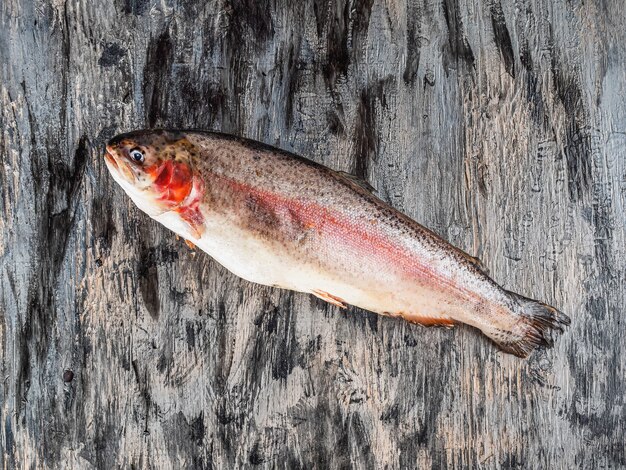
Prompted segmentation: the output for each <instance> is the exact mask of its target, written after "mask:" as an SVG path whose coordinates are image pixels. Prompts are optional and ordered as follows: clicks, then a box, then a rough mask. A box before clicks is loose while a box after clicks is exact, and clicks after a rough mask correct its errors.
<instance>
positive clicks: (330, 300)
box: [311, 289, 347, 308]
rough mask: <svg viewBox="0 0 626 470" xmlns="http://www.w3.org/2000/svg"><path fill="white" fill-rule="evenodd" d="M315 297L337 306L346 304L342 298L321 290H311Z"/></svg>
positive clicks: (341, 306)
mask: <svg viewBox="0 0 626 470" xmlns="http://www.w3.org/2000/svg"><path fill="white" fill-rule="evenodd" d="M311 293H312V294H313V295H314V296H315V297H317V298H318V299H322V300H325V301H326V302H328V303H329V304H333V305H335V306H337V307H339V308H346V307H347V305H346V304H345V303H344V300H343V299H341V298H339V297H336V296H334V295H331V294H329V293H328V292H324V291H323V290H318V289H316V290H313V291H312V292H311Z"/></svg>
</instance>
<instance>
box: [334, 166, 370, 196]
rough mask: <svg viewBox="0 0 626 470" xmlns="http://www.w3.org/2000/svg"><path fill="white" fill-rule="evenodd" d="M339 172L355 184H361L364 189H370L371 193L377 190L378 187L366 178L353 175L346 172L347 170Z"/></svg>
mask: <svg viewBox="0 0 626 470" xmlns="http://www.w3.org/2000/svg"><path fill="white" fill-rule="evenodd" d="M337 173H339V174H340V175H341V176H343V177H344V178H346V179H348V180H350V181H352V182H353V183H354V184H357V185H359V186H361V187H362V188H363V189H366V190H368V191H369V192H370V193H374V192H376V188H374V186H372V185H371V184H369V183H368V182H367V181H365V180H364V179H361V178H359V177H358V176H354V175H352V174H350V173H346V172H345V171H338V172H337Z"/></svg>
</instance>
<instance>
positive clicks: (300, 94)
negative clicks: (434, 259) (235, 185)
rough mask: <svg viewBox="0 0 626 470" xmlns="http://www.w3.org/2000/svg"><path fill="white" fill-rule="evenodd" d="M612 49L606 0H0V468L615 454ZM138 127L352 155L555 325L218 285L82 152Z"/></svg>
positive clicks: (617, 265)
mask: <svg viewBox="0 0 626 470" xmlns="http://www.w3.org/2000/svg"><path fill="white" fill-rule="evenodd" d="M625 70H626V14H625V13H624V9H623V3H622V2H621V1H619V0H606V1H600V0H596V1H593V0H586V1H582V0H443V1H434V2H431V1H430V0H426V1H418V0H408V2H407V3H405V2H403V1H401V0H398V1H393V0H388V1H387V2H383V1H380V0H376V1H374V0H363V1H358V2H356V1H354V2H350V1H347V2H346V1H341V0H329V1H322V0H317V1H308V2H272V3H270V4H265V3H263V2H257V1H255V0H222V1H209V2H204V1H196V2H192V1H175V0H162V1H150V0H115V1H107V2H92V1H86V0H77V1H67V2H64V1H63V0H35V1H27V0H22V1H19V0H2V1H1V2H0V157H1V162H2V166H1V167H0V187H1V188H2V191H1V194H2V198H1V199H0V214H1V219H0V240H1V245H0V283H1V286H0V312H1V315H2V316H1V321H0V343H1V345H2V348H1V353H0V354H2V356H1V361H0V367H1V369H2V370H1V376H2V380H1V381H0V399H1V403H0V413H1V422H0V448H1V449H2V452H1V453H0V455H2V459H3V466H2V468H9V469H12V468H76V469H87V468H101V469H111V468H135V469H143V468H155V469H156V468H159V469H161V468H236V467H248V466H255V465H258V466H260V467H267V468H271V467H277V468H315V467H316V468H349V467H354V468H383V467H385V468H454V467H456V468H468V467H473V468H573V467H579V468H624V467H626V450H625V444H624V441H625V438H624V436H625V435H626V406H625V401H626V398H625V397H626V348H625V344H626V328H625V324H626V321H625V320H624V305H625V301H626V294H625V282H624V281H625V277H626V266H625V265H626V262H625V260H626V250H625V248H624V247H625V246H626V230H625V224H626V222H625V220H626V219H625V217H626V72H625ZM151 126H168V127H194V128H204V129H216V130H221V131H224V132H230V133H234V134H237V135H241V136H245V137H249V138H253V139H257V140H261V141H263V142H267V143H270V144H273V145H277V146H279V147H282V148H284V149H288V150H291V151H295V152H297V153H299V154H302V155H304V156H307V157H309V158H312V159H314V160H316V161H319V162H322V163H324V164H327V165H329V166H331V167H333V168H336V169H339V170H345V171H350V172H353V173H355V174H357V175H359V176H362V177H365V178H366V179H367V180H369V181H370V182H371V183H372V185H373V186H375V187H376V188H377V191H378V195H379V196H380V197H381V198H383V199H384V200H386V201H389V202H390V203H391V204H393V205H394V206H395V207H397V208H399V209H401V210H403V211H405V212H406V213H407V214H409V215H410V216H412V217H414V218H415V219H416V220H418V221H420V222H421V223H423V224H424V225H426V226H428V227H430V228H432V229H433V230H435V231H436V232H438V233H439V234H441V235H442V236H443V237H445V238H447V239H448V240H450V241H451V242H453V243H454V244H456V245H458V246H459V247H461V248H463V249H465V250H466V251H468V252H469V253H471V254H473V255H477V256H479V257H480V258H481V259H482V260H483V262H484V263H485V265H486V266H487V267H488V268H489V269H490V271H491V274H492V276H493V277H494V279H496V280H497V281H498V282H500V283H502V284H503V285H504V286H505V287H506V288H509V289H511V290H515V291H517V292H520V293H522V294H525V295H528V296H532V297H534V298H539V299H543V300H545V301H548V302H550V303H552V304H554V305H556V306H558V307H559V308H560V309H562V310H563V311H565V312H566V313H568V314H569V315H570V316H571V317H572V326H571V327H570V328H569V329H568V330H567V332H566V334H565V335H563V336H562V337H561V339H560V340H559V341H558V342H557V344H556V347H555V348H554V349H552V350H549V351H542V352H538V353H536V354H534V355H533V356H532V357H531V358H530V359H528V360H520V359H517V358H515V357H512V356H507V355H504V354H502V353H500V352H498V351H497V349H496V348H495V347H494V346H493V345H492V344H491V343H490V342H489V341H488V340H486V339H485V338H484V337H483V336H482V335H480V334H478V333H477V332H476V331H475V330H473V329H471V328H469V327H464V326H461V327H457V328H455V329H453V330H445V329H426V328H420V327H418V326H415V325H409V324H407V323H403V322H402V321H397V320H394V319H389V318H381V317H377V316H376V315H374V314H369V313H366V312H363V311H359V310H357V309H349V310H348V311H345V312H344V311H339V310H338V309H337V308H335V307H332V306H328V305H326V304H324V303H323V302H321V301H319V300H317V299H315V298H312V297H310V296H307V295H300V294H291V293H287V292H281V291H278V290H274V289H270V288H264V287H259V286H256V285H251V284H248V283H246V282H244V281H242V280H240V279H238V278H236V277H235V276H233V275H232V274H230V273H229V272H227V271H226V270H225V269H223V268H222V267H220V266H219V265H217V264H216V263H215V262H214V261H212V260H211V259H210V258H209V257H208V256H205V255H204V254H202V253H193V252H192V251H191V250H190V249H188V248H187V247H186V246H185V245H184V244H183V243H182V241H179V240H177V239H176V238H175V237H174V235H173V234H172V233H170V232H168V231H167V230H166V229H164V228H163V227H161V226H160V225H157V224H156V223H155V222H153V221H151V220H150V219H149V218H148V217H147V216H146V215H145V214H143V213H141V212H140V211H139V210H138V209H136V208H135V207H134V206H133V205H132V203H131V201H130V200H129V198H128V197H126V195H125V194H123V192H122V190H121V189H120V188H119V187H117V186H116V184H115V183H114V182H113V180H112V178H111V177H110V175H109V174H108V172H107V171H106V168H105V165H104V161H103V159H102V153H103V144H104V142H105V141H106V139H108V138H109V137H111V136H113V135H114V134H116V133H118V132H122V131H127V130H131V129H135V128H142V127H151Z"/></svg>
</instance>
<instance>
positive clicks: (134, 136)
mask: <svg viewBox="0 0 626 470" xmlns="http://www.w3.org/2000/svg"><path fill="white" fill-rule="evenodd" d="M196 154H197V153H196V150H195V147H194V145H193V144H192V143H191V142H190V141H189V140H188V139H187V138H186V136H185V134H184V133H181V132H176V131H165V130H142V131H134V132H129V133H126V134H120V135H118V136H116V137H114V138H113V139H111V140H110V141H109V142H108V143H107V146H106V153H105V162H106V165H107V168H108V169H109V171H110V173H111V175H112V176H113V178H114V179H115V181H116V182H117V183H118V184H119V185H120V186H121V187H122V188H123V189H124V190H125V191H126V193H127V194H128V195H129V196H130V197H131V198H132V199H133V201H134V202H135V204H137V206H138V207H139V208H140V209H142V210H143V211H144V212H147V213H148V214H149V215H151V216H156V215H159V214H162V213H164V212H167V211H170V210H172V209H175V208H177V207H179V206H180V205H181V204H183V202H184V201H185V199H186V198H187V197H188V196H189V194H190V193H191V191H192V188H193V181H194V171H193V158H194V157H195V156H196Z"/></svg>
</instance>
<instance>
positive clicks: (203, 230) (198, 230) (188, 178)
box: [105, 130, 570, 357]
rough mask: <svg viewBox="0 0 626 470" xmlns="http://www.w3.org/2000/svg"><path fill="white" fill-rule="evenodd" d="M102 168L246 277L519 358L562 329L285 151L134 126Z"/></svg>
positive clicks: (158, 216)
mask: <svg viewBox="0 0 626 470" xmlns="http://www.w3.org/2000/svg"><path fill="white" fill-rule="evenodd" d="M105 160H106V165H107V167H108V168H109V170H110V172H111V174H112V175H113V178H114V179H115V181H117V183H118V184H119V185H120V186H121V187H122V188H123V189H124V190H125V191H126V193H127V194H128V195H129V196H130V197H131V199H132V200H133V201H134V202H135V204H136V205H137V206H138V207H139V208H140V209H141V210H143V211H144V212H146V213H147V214H148V215H149V216H150V217H152V218H153V219H155V220H157V221H158V222H160V223H161V224H163V225H165V226H166V227H167V228H169V229H170V230H172V231H174V232H176V233H177V234H178V235H180V236H181V237H183V238H185V239H186V240H188V241H189V242H191V243H193V244H194V245H196V246H198V247H199V248H201V249H202V250H203V251H205V252H206V253H208V254H209V255H210V256H212V257H213V258H214V259H215V260H217V261H218V262H219V263H220V264H222V265H223V266H225V267H226V268H227V269H229V270H230V271H232V272H233V273H235V274H236V275H238V276H240V277H242V278H244V279H247V280H248V281H251V282H256V283H259V284H265V285H268V286H274V287H280V288H283V289H290V290H294V291H299V292H307V293H310V294H313V295H315V296H317V297H319V298H321V299H323V300H325V301H327V302H330V303H331V304H333V305H336V306H338V307H345V306H346V305H347V304H350V305H355V306H357V307H360V308H363V309H365V310H370V311H372V312H376V313H379V314H382V315H389V316H395V317H402V318H404V319H405V320H407V321H409V322H413V323H420V324H423V325H446V326H451V325H453V324H454V323H455V322H462V323H467V324H469V325H472V326H474V327H476V328H479V329H480V330H481V331H482V332H483V333H484V334H486V335H487V336H488V337H489V338H491V339H492V340H493V341H494V342H495V343H496V344H498V346H500V348H502V349H503V350H504V351H506V352H508V353H512V354H515V355H517V356H520V357H526V356H527V355H528V354H529V353H530V352H531V351H532V350H533V349H534V348H536V347H537V346H548V347H549V346H552V344H553V341H552V336H551V333H552V331H553V330H555V329H556V330H559V331H563V325H568V324H569V323H570V321H569V318H568V317H567V316H565V315H564V314H562V313H561V312H559V311H557V310H556V309H555V308H553V307H550V306H549V305H546V304H544V303H541V302H537V301H534V300H531V299H528V298H526V297H522V296H521V295H518V294H515V293H513V292H509V291H507V290H505V289H503V288H502V287H500V286H499V285H498V284H496V283H495V282H494V281H493V280H492V279H491V278H490V277H489V276H488V275H487V274H486V273H485V272H484V271H483V270H482V269H481V267H480V265H479V263H478V261H477V260H476V259H475V258H473V257H471V256H469V255H468V254H466V253H464V252H463V251H461V250H459V249H458V248H455V247H454V246H452V245H450V244H449V243H447V242H446V241H445V240H443V239H441V238H440V237H439V236H437V235H436V234H435V233H433V232H431V231H430V230H428V229H426V228H424V227H422V226H421V225H420V224H418V223H417V222H415V221H414V220H412V219H410V218H409V217H407V216H406V215H404V214H402V213H400V212H398V211H397V210H396V209H394V208H393V207H391V206H390V205H388V204H386V203H385V202H383V201H381V200H380V199H378V198H377V197H375V196H374V195H373V194H372V193H371V192H370V191H369V190H368V189H366V188H365V187H363V186H362V185H360V184H359V183H358V182H357V181H356V180H355V179H354V178H352V177H350V176H349V175H347V174H345V173H341V172H337V171H333V170H331V169H329V168H327V167H324V166H322V165H319V164H317V163H315V162H312V161H310V160H307V159H305V158H302V157H299V156H297V155H294V154H292V153H290V152H286V151H284V150H279V149H277V148H273V147H270V146H268V145H264V144H261V143H258V142H254V141H250V140H246V139H242V138H238V137H233V136H230V135H225V134H219V133H214V132H198V131H172V130H142V131H135V132H130V133H127V134H121V135H118V136H117V137H115V138H114V139H112V140H111V141H110V142H109V143H108V145H107V149H106V154H105Z"/></svg>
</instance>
